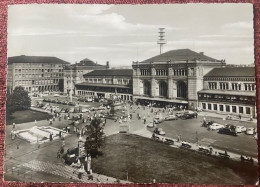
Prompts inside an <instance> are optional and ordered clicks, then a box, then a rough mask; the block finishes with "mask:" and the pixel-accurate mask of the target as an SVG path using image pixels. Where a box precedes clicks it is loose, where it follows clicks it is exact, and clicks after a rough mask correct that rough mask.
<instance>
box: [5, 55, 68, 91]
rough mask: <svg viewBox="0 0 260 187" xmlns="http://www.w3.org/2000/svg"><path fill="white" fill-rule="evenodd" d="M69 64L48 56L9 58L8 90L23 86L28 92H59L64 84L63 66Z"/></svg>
mask: <svg viewBox="0 0 260 187" xmlns="http://www.w3.org/2000/svg"><path fill="white" fill-rule="evenodd" d="M66 64H69V63H68V62H66V61H64V60H61V59H59V58H56V57H47V56H25V55H21V56H14V57H9V58H8V66H7V89H8V91H10V92H12V90H14V88H15V87H16V86H23V87H24V88H25V90H27V91H28V92H43V91H58V90H59V85H60V83H61V82H63V66H64V65H66Z"/></svg>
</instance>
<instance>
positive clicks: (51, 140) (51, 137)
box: [50, 133, 52, 141]
mask: <svg viewBox="0 0 260 187" xmlns="http://www.w3.org/2000/svg"><path fill="white" fill-rule="evenodd" d="M50 141H52V134H51V133H50Z"/></svg>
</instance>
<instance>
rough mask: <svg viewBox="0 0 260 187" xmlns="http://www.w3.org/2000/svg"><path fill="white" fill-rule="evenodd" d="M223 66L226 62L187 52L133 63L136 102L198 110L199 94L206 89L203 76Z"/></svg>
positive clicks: (163, 55) (173, 52) (167, 53)
mask: <svg viewBox="0 0 260 187" xmlns="http://www.w3.org/2000/svg"><path fill="white" fill-rule="evenodd" d="M171 55H172V56H171ZM192 55H193V56H192ZM198 56H199V57H201V58H198ZM224 65H225V62H224V61H223V60H222V61H218V60H215V59H212V58H209V57H207V56H204V54H199V53H196V52H193V51H191V50H188V49H184V50H175V51H170V52H166V53H164V54H161V55H159V56H156V57H153V58H151V59H148V60H145V61H143V62H133V65H132V67H133V98H134V99H138V100H146V101H150V102H161V103H164V104H171V105H184V106H185V107H186V108H190V109H195V108H196V107H197V106H198V95H197V92H198V91H199V90H201V89H203V76H204V75H205V74H206V73H208V72H209V71H210V70H212V69H213V68H215V67H221V66H224Z"/></svg>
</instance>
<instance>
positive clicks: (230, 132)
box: [218, 128, 237, 136]
mask: <svg viewBox="0 0 260 187" xmlns="http://www.w3.org/2000/svg"><path fill="white" fill-rule="evenodd" d="M218 133H219V134H227V135H233V136H237V132H236V131H234V130H232V129H230V128H221V129H219V131H218Z"/></svg>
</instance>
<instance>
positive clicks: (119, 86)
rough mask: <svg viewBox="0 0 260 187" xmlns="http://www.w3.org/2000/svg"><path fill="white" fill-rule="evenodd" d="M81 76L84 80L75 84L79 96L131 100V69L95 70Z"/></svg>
mask: <svg viewBox="0 0 260 187" xmlns="http://www.w3.org/2000/svg"><path fill="white" fill-rule="evenodd" d="M83 77H84V79H85V81H84V82H82V83H78V84H76V85H75V87H76V95H78V96H80V97H85V98H95V97H96V98H114V97H117V98H121V99H123V100H132V77H133V70H132V69H109V70H95V71H92V72H89V73H87V74H84V76H83Z"/></svg>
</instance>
